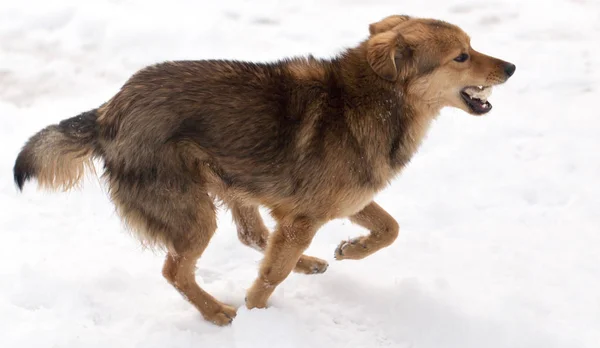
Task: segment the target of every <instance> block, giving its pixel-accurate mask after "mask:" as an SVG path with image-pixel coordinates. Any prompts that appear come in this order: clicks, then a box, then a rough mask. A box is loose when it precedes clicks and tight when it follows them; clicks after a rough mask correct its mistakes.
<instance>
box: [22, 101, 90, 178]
mask: <svg viewBox="0 0 600 348" xmlns="http://www.w3.org/2000/svg"><path fill="white" fill-rule="evenodd" d="M97 113H98V109H94V110H91V111H88V112H84V113H82V114H81V115H79V116H75V117H72V118H69V119H66V120H63V121H61V122H60V123H59V124H57V125H52V126H48V127H46V128H44V129H42V130H41V131H39V132H38V133H37V134H35V135H34V136H32V137H31V138H30V139H29V141H27V143H26V144H25V146H24V147H23V149H22V150H21V152H20V153H19V156H18V157H17V160H16V162H15V167H14V169H13V172H14V176H15V183H16V184H17V186H18V187H19V190H22V189H23V185H24V184H25V182H26V181H27V180H30V179H32V178H36V179H37V181H38V184H39V186H40V187H43V188H48V189H54V190H58V189H63V190H68V189H70V188H72V187H73V186H75V185H77V184H78V183H79V182H80V181H81V179H82V177H83V174H84V171H85V168H86V167H89V168H93V164H92V158H93V156H94V155H98V151H99V146H98V131H97V125H96V119H97V118H98V115H97Z"/></svg>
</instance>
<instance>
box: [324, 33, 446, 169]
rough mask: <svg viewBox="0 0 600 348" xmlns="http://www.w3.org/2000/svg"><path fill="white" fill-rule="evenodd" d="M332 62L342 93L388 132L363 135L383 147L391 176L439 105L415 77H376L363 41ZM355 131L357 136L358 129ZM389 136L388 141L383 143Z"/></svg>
mask: <svg viewBox="0 0 600 348" xmlns="http://www.w3.org/2000/svg"><path fill="white" fill-rule="evenodd" d="M333 63H334V65H337V66H338V67H339V69H337V74H338V76H339V79H340V80H341V81H342V83H341V85H342V86H343V89H344V93H347V94H348V95H349V99H350V100H356V102H355V103H354V104H355V105H357V108H358V109H363V110H365V112H364V114H365V115H364V117H366V118H370V119H369V120H365V122H368V121H370V122H371V125H372V126H373V127H381V131H382V132H389V133H387V134H385V136H382V137H381V139H373V138H372V137H370V138H368V139H365V145H367V146H369V147H372V148H374V149H375V150H376V151H378V152H380V153H381V152H382V151H387V152H386V153H385V154H384V155H386V156H389V163H390V167H391V169H392V170H391V171H390V175H391V177H390V178H389V179H388V180H391V179H392V178H393V176H394V175H396V174H398V173H399V172H400V170H401V169H402V168H403V167H404V166H405V165H406V164H407V163H408V162H409V161H410V159H411V158H412V156H413V155H414V154H415V152H416V151H417V150H418V148H419V146H420V144H421V142H422V140H423V139H424V137H425V135H426V134H427V131H428V130H429V127H430V125H431V121H432V120H433V119H435V118H436V117H437V115H439V112H440V110H441V108H442V107H441V106H440V105H438V103H437V101H435V100H430V99H428V98H426V93H425V91H426V87H427V86H423V84H422V80H421V79H419V78H414V79H411V78H408V79H406V80H403V81H395V82H390V81H387V80H384V79H382V78H381V77H379V76H378V75H377V74H376V73H375V72H374V71H373V70H372V69H371V67H370V66H369V64H368V62H367V60H366V49H365V47H364V45H360V46H358V47H356V48H354V49H350V50H348V51H346V52H345V53H344V54H343V55H341V56H340V57H339V58H338V59H337V61H334V62H333ZM368 111H370V112H368ZM382 115H383V117H382ZM355 132H356V133H358V134H359V137H360V132H361V130H360V129H357V130H355ZM390 138H391V139H392V141H391V142H389V143H383V142H385V141H386V139H390Z"/></svg>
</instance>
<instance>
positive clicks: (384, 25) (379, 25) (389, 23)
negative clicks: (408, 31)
mask: <svg viewBox="0 0 600 348" xmlns="http://www.w3.org/2000/svg"><path fill="white" fill-rule="evenodd" d="M408 19H410V17H409V16H406V15H393V16H388V17H385V18H384V19H382V20H380V21H379V22H376V23H372V24H370V25H369V33H370V34H371V36H373V35H377V34H379V33H383V32H384V31H388V30H390V29H392V28H393V27H395V26H397V25H398V24H400V23H402V22H404V21H407V20H408Z"/></svg>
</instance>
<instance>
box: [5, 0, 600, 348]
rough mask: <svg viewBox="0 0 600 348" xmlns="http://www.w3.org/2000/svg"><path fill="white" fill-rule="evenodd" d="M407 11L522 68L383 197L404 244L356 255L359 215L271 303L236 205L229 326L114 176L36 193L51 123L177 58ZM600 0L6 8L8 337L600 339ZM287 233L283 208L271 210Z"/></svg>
mask: <svg viewBox="0 0 600 348" xmlns="http://www.w3.org/2000/svg"><path fill="white" fill-rule="evenodd" d="M390 14H410V15H414V16H422V17H432V18H439V19H444V20H447V21H449V22H452V23H455V24H458V25H459V26H461V27H462V28H463V29H464V30H465V31H466V32H467V33H469V34H470V35H471V37H472V44H473V47H474V48H476V49H478V50H480V51H482V52H485V53H487V54H490V55H493V56H497V57H500V58H502V59H505V60H508V61H511V62H513V63H515V64H516V65H517V70H516V73H515V75H514V76H513V77H512V78H511V79H510V80H509V82H508V83H507V84H506V85H504V86H500V87H498V88H495V90H494V96H493V97H492V98H491V100H490V101H491V103H492V104H493V105H494V109H493V110H492V112H491V113H490V114H488V115H486V116H484V117H472V116H469V115H467V114H465V113H464V112H462V111H459V110H452V109H445V110H443V111H442V114H441V115H440V117H439V118H438V120H437V121H436V122H435V123H434V125H433V127H432V129H431V131H430V133H429V135H428V137H427V139H426V140H425V141H424V144H423V146H422V147H421V149H420V151H419V152H418V153H417V154H416V156H415V157H414V159H413V161H412V162H411V163H410V164H409V166H408V167H407V168H406V169H405V171H404V172H403V173H402V175H401V176H400V177H398V178H397V180H395V181H394V182H393V184H392V185H391V186H390V187H389V188H387V189H386V190H384V191H383V192H381V193H380V194H379V195H378V196H377V198H376V200H377V202H379V203H380V204H381V205H382V206H383V207H385V208H386V209H387V210H388V211H389V212H390V213H391V214H392V215H393V216H395V217H396V218H397V219H398V221H399V223H400V226H401V234H400V236H399V238H398V240H397V241H396V242H395V243H394V244H393V245H392V246H390V247H389V248H387V249H384V250H382V251H380V252H378V253H376V254H375V255H373V256H370V257H369V258H366V259H364V260H362V261H335V260H334V258H333V251H334V249H335V247H336V246H337V244H338V243H339V242H340V241H341V240H342V239H346V238H349V237H355V236H358V235H361V234H363V233H365V232H366V231H364V230H362V229H361V228H360V227H357V226H355V225H352V224H350V223H349V222H347V221H346V220H339V221H332V222H331V223H329V224H327V225H326V226H325V227H323V228H322V230H321V231H320V232H319V234H318V235H317V237H316V238H315V240H314V242H313V244H312V246H311V247H310V249H309V250H308V251H307V254H309V255H314V256H318V257H322V258H325V259H326V260H328V261H329V262H330V267H329V269H328V270H327V272H326V273H325V274H323V275H315V276H306V275H298V274H292V275H290V277H289V278H288V279H287V280H286V281H285V282H284V283H283V284H282V285H281V286H280V287H279V288H277V290H276V291H275V293H274V295H273V297H272V298H271V300H270V307H269V308H268V309H264V310H250V311H249V310H247V309H245V307H244V306H243V300H244V295H245V291H246V289H247V288H248V287H249V286H250V284H251V283H252V281H253V280H254V277H255V276H256V273H257V268H258V264H259V262H260V260H261V257H262V256H261V255H260V254H259V253H258V252H256V251H254V250H252V249H250V248H247V247H245V246H243V245H242V244H240V243H239V242H238V240H237V237H236V232H235V228H234V225H233V223H232V222H231V216H230V215H229V213H228V212H226V211H222V212H220V214H219V229H218V231H217V233H216V235H215V237H214V238H213V240H212V243H211V244H210V246H209V247H208V249H207V251H206V252H205V254H204V255H203V257H202V258H201V259H200V261H199V262H198V265H197V267H198V269H197V272H196V275H197V278H198V281H199V283H200V284H201V286H203V287H204V288H205V289H206V290H207V291H209V292H210V293H212V294H213V295H214V296H215V297H217V298H219V299H220V300H222V301H224V302H227V303H230V304H233V305H235V306H237V307H240V309H239V312H238V316H237V318H236V319H235V320H234V322H233V324H232V325H230V326H227V327H216V326H214V325H212V324H209V323H207V322H205V321H204V320H203V319H202V317H201V316H200V315H199V313H198V312H197V311H196V310H195V309H194V308H193V307H192V306H191V305H190V304H188V303H187V302H186V301H185V300H183V299H182V297H181V296H180V295H179V294H178V293H177V292H176V291H175V290H174V289H172V288H171V287H170V285H168V284H167V282H166V281H165V280H164V279H163V278H162V275H161V267H162V262H163V257H164V255H163V253H161V252H153V251H149V250H144V249H143V248H142V247H141V245H140V244H139V243H138V242H137V240H136V239H135V238H132V236H131V235H130V234H129V233H128V232H127V231H126V230H125V229H124V228H123V227H122V225H121V223H120V221H119V219H118V217H117V215H116V214H115V212H114V207H113V205H112V204H111V203H110V201H109V199H108V197H107V193H106V187H105V186H104V185H103V184H102V183H101V182H100V181H99V180H97V179H95V178H94V177H93V176H91V177H90V179H88V180H87V181H86V182H85V185H84V189H83V190H80V191H73V192H69V193H48V192H40V191H37V189H36V185H34V184H31V183H30V184H28V185H27V186H26V187H25V191H24V193H23V194H18V193H17V190H16V188H15V186H14V184H13V179H12V166H13V164H14V159H15V158H16V155H17V153H18V151H19V150H20V148H21V146H22V145H23V144H24V142H25V141H26V140H27V138H28V137H29V136H31V135H33V134H34V133H35V132H37V131H38V130H40V129H41V128H43V127H45V126H47V125H49V124H52V123H56V122H58V121H60V120H62V119H65V118H68V117H72V116H75V115H77V114H78V113H80V112H82V111H86V110H89V109H91V108H93V107H96V106H98V105H99V104H100V103H102V102H104V101H106V100H107V99H108V98H110V97H111V96H112V95H113V94H114V93H115V92H116V91H117V90H118V88H119V87H120V86H121V85H122V83H123V82H124V81H125V80H126V79H127V78H128V77H129V76H130V75H131V74H132V73H134V72H135V71H136V70H137V69H139V68H141V67H143V66H145V65H148V64H151V63H155V62H160V61H164V60H173V59H204V58H232V59H239V60H253V61H271V60H276V59H279V58H283V57H288V56H293V55H299V54H314V55H316V56H319V57H331V56H333V55H334V54H336V53H337V52H340V51H341V50H342V49H344V48H345V47H350V46H352V45H355V44H357V43H358V42H359V41H361V40H362V39H364V38H365V37H366V35H367V33H368V24H369V23H371V22H374V21H377V20H379V19H381V18H383V17H385V16H387V15H390ZM599 57H600V3H599V2H598V1H597V0H547V1H543V2H542V1H519V0H493V1H489V2H488V1H474V0H460V1H456V0H430V1H425V0H423V1H384V0H372V1H367V0H350V1H348V0H346V1H342V0H338V1H316V0H314V1H313V0H310V1H308V0H305V1H293V2H291V1H290V2H279V1H242V0H235V1H220V2H208V1H191V0H188V1H184V0H177V1H176V0H172V1H168V2H167V1H164V2H162V1H155V2H154V1H130V0H95V1H80V0H61V1H58V0H57V1H42V0H23V1H8V0H2V1H1V3H0V139H1V141H2V147H1V148H0V233H1V236H2V238H1V243H0V261H1V262H0V345H1V346H2V347H9V348H17V347H19V348H26V347H64V348H67V347H145V348H152V347H237V348H246V347H247V348H250V347H278V348H279V347H328V348H337V347H403V348H409V347H410V348H444V347H460V348H482V347H485V348H501V347H502V348H558V347H561V348H597V347H600V182H599V180H600V154H599V150H600V113H599V111H598V106H597V105H596V102H598V101H599V100H600V58H599ZM265 218H266V219H267V222H268V224H269V226H270V227H273V225H274V223H273V221H272V220H271V219H269V218H268V216H267V215H266V214H265Z"/></svg>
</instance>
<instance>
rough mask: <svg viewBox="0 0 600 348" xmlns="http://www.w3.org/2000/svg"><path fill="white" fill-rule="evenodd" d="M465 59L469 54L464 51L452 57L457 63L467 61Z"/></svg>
mask: <svg viewBox="0 0 600 348" xmlns="http://www.w3.org/2000/svg"><path fill="white" fill-rule="evenodd" d="M467 59H469V55H468V54H466V53H462V54H461V55H460V56H458V57H456V58H454V60H455V61H457V62H459V63H464V62H466V61H467Z"/></svg>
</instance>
